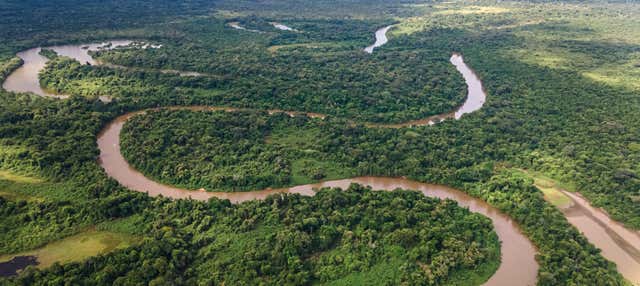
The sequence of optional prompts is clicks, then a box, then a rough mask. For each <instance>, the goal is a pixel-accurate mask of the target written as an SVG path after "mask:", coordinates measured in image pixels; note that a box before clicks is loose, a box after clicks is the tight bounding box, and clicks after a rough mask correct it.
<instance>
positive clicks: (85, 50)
mask: <svg viewBox="0 0 640 286" xmlns="http://www.w3.org/2000/svg"><path fill="white" fill-rule="evenodd" d="M131 43H132V42H131V41H111V42H107V43H94V44H88V45H63V46H53V47H47V49H50V50H54V51H55V52H56V53H58V54H59V55H61V56H66V57H70V58H73V59H76V60H77V61H79V62H80V63H82V64H86V63H89V64H92V65H94V64H96V61H95V60H94V59H93V58H92V57H91V56H90V55H89V51H97V50H100V49H111V48H115V47H119V46H126V45H129V44H131ZM109 44H110V45H109ZM40 51H41V48H33V49H29V50H26V51H23V52H20V53H18V54H17V56H18V57H20V58H21V59H22V60H23V61H24V64H23V65H22V66H21V67H20V68H18V69H17V70H15V71H14V72H13V73H11V74H10V75H9V76H8V77H7V78H6V80H5V81H4V82H3V83H2V88H4V89H5V90H7V91H13V92H31V93H34V94H37V95H40V96H45V97H55V98H67V97H68V96H67V95H62V94H56V93H53V92H50V91H47V90H45V89H43V88H42V87H40V80H39V79H38V73H39V72H40V71H41V70H42V69H44V67H45V65H46V64H47V62H48V61H49V59H47V58H46V57H44V56H41V55H40V54H39V53H40ZM101 99H102V100H103V101H108V100H109V99H108V98H107V97H102V98H101Z"/></svg>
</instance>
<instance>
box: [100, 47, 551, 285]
mask: <svg viewBox="0 0 640 286" xmlns="http://www.w3.org/2000/svg"><path fill="white" fill-rule="evenodd" d="M451 62H452V63H453V64H454V65H456V68H457V69H458V70H459V71H460V72H461V73H462V74H463V76H464V78H465V80H466V81H467V84H468V87H469V88H468V91H469V94H468V96H467V101H466V102H465V104H463V105H462V106H461V107H460V108H459V109H458V110H457V111H456V112H452V113H451V114H450V115H442V116H438V117H437V118H449V117H451V118H460V116H462V114H465V113H469V112H472V111H474V110H477V109H479V108H480V107H481V106H482V103H483V102H484V100H485V97H486V94H485V93H484V90H483V89H482V84H481V83H480V80H479V78H478V77H477V76H476V75H475V74H474V73H473V71H472V70H471V69H470V68H469V67H468V66H466V65H465V63H464V60H463V58H462V56H461V55H458V54H454V55H453V56H452V57H451ZM172 109H189V110H194V111H197V110H225V111H235V110H237V109H234V108H224V107H203V106H192V107H172ZM277 111H278V110H271V111H270V112H277ZM144 112H145V111H144V110H143V111H137V112H132V113H127V114H125V115H122V116H120V117H118V118H116V119H115V120H113V121H112V122H111V123H109V124H108V125H107V126H106V127H105V128H104V129H103V131H102V132H101V133H100V134H99V136H98V148H99V149H100V159H99V162H100V165H101V166H102V167H103V168H104V169H105V171H106V172H107V174H108V175H109V176H110V177H112V178H114V179H115V180H117V181H118V182H119V183H120V184H122V185H123V186H125V187H127V188H129V189H132V190H136V191H139V192H146V193H148V194H149V195H151V196H159V195H162V196H164V197H170V198H178V199H180V198H192V199H196V200H208V199H209V198H212V197H217V198H221V199H228V200H230V201H232V202H234V203H239V202H244V201H248V200H255V199H264V198H265V197H267V196H269V195H272V194H278V193H295V194H302V195H307V196H312V195H314V194H315V191H314V190H315V189H317V188H322V187H340V188H347V187H348V186H349V185H350V184H352V183H357V184H362V185H366V186H370V187H371V188H373V189H374V190H386V191H392V190H395V189H398V188H400V189H409V190H417V191H421V192H422V193H423V194H425V195H426V196H430V197H437V198H441V199H452V200H455V201H456V202H458V204H460V205H461V206H463V207H468V208H469V209H470V210H471V211H473V212H477V213H480V214H482V215H485V216H487V217H489V218H490V219H491V221H492V222H493V225H494V228H495V230H496V233H497V234H498V237H499V238H500V241H501V255H502V263H501V264H500V267H499V268H498V270H497V271H496V273H495V274H494V275H493V276H492V277H491V278H490V280H489V281H487V283H486V284H485V285H533V284H535V282H536V277H537V272H538V264H537V262H536V261H535V258H534V257H535V253H536V249H535V247H534V246H533V244H532V243H531V242H530V241H529V240H528V239H527V238H526V237H525V236H524V235H523V234H522V232H521V231H520V229H519V228H518V226H517V225H516V224H515V223H514V222H513V221H512V220H511V219H510V218H509V217H508V216H507V215H505V214H503V213H501V212H500V211H498V210H497V209H495V208H494V207H492V206H490V205H489V204H487V203H485V202H484V201H482V200H480V199H477V198H473V197H471V196H469V195H467V194H466V193H464V192H461V191H459V190H455V189H452V188H449V187H446V186H441V185H433V184H425V183H420V182H416V181H412V180H407V179H403V178H388V177H358V178H351V179H344V180H334V181H327V182H322V183H317V184H309V185H302V186H295V187H290V188H280V189H265V190H257V191H253V192H207V191H204V190H202V189H201V190H197V191H196V190H186V189H180V188H176V187H173V186H169V185H165V184H162V183H159V182H156V181H154V180H151V179H149V178H147V177H145V176H144V174H142V173H140V172H139V171H138V170H136V169H134V168H133V167H131V166H130V165H129V163H128V162H127V161H126V159H125V158H124V157H123V156H122V154H121V152H120V132H121V131H122V127H123V126H124V124H125V123H126V122H127V120H128V119H130V118H131V117H133V116H136V115H138V114H142V113H144ZM289 114H290V115H292V116H295V115H296V114H298V113H293V112H291V113H289ZM305 114H306V113H305ZM456 114H457V115H456ZM307 115H310V116H313V117H322V115H318V114H307ZM433 118H434V117H431V118H430V119H425V120H422V121H420V124H434V119H433ZM435 122H439V121H435ZM414 125H418V123H417V122H410V123H405V124H397V125H392V126H389V125H378V126H376V127H403V126H414ZM372 126H373V125H372Z"/></svg>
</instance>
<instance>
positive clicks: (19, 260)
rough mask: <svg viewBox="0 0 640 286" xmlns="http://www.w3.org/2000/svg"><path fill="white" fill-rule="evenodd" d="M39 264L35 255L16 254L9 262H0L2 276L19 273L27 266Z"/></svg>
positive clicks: (0, 274) (0, 275)
mask: <svg viewBox="0 0 640 286" xmlns="http://www.w3.org/2000/svg"><path fill="white" fill-rule="evenodd" d="M38 264H39V263H38V258H37V257H35V256H16V257H14V258H13V259H11V260H9V261H7V262H2V263H0V277H10V276H15V275H18V271H20V270H23V269H25V268H27V266H29V265H38Z"/></svg>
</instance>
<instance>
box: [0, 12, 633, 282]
mask: <svg viewBox="0 0 640 286" xmlns="http://www.w3.org/2000/svg"><path fill="white" fill-rule="evenodd" d="M41 2H42V1H21V2H17V1H5V2H2V3H0V5H1V7H0V11H1V12H0V13H1V17H0V19H1V20H0V26H1V27H2V28H3V29H0V31H1V32H0V79H2V78H4V77H6V75H7V74H9V73H10V71H12V70H14V69H15V68H17V67H18V66H19V65H21V61H20V60H19V59H18V58H16V57H14V54H15V53H16V52H18V51H20V50H22V49H25V48H30V47H34V46H38V45H42V44H46V45H50V44H56V43H63V42H78V41H93V40H102V39H109V38H122V37H126V38H131V39H144V40H148V41H152V42H156V43H162V44H163V47H162V48H160V49H145V50H142V49H134V48H131V49H116V50H113V51H109V52H99V53H96V54H95V56H96V57H97V58H99V59H100V60H102V61H104V62H107V63H111V64H116V65H122V66H126V68H122V67H113V66H108V65H103V66H88V65H81V64H80V63H77V62H75V61H73V60H70V59H68V58H64V57H57V58H56V57H54V59H53V60H52V61H50V63H49V64H48V66H47V68H46V70H45V72H44V73H42V74H41V82H42V84H43V86H45V87H47V88H50V89H53V90H57V91H60V92H64V93H69V94H73V96H72V97H71V98H70V99H67V100H55V99H45V98H39V97H36V96H33V95H28V94H13V93H9V92H6V91H4V90H0V101H2V102H3V104H2V105H0V170H1V171H3V172H8V173H10V174H13V175H12V176H8V175H1V176H0V218H1V219H0V254H10V253H17V252H20V251H24V250H29V249H34V248H37V247H39V246H43V245H46V244H47V243H49V242H53V241H56V240H59V239H61V238H64V237H67V236H70V235H72V234H76V233H80V232H82V231H84V230H85V229H86V228H87V227H90V226H95V225H104V224H109V225H110V227H109V229H111V230H113V231H116V232H118V231H119V232H126V233H129V234H134V235H139V236H143V237H144V239H143V240H142V241H141V242H140V243H139V244H137V245H134V246H132V247H129V248H126V249H123V250H117V251H114V252H111V253H105V254H102V255H99V256H96V257H91V258H88V259H87V260H85V261H84V262H78V263H70V264H65V265H54V266H53V267H50V268H47V269H36V268H29V269H27V270H26V271H24V272H23V273H21V274H20V275H19V276H18V277H15V278H10V279H4V280H0V284H8V285H32V284H47V283H50V282H52V281H53V282H54V283H60V284H62V283H65V282H66V283H70V284H82V283H84V284H105V285H110V284H127V283H141V284H154V285H165V284H174V285H176V284H184V285H193V284H198V283H200V282H201V283H203V284H206V283H210V284H222V283H226V284H240V283H247V284H251V283H259V282H263V283H265V284H287V283H289V284H311V283H325V282H334V283H335V284H343V285H344V284H353V283H357V282H361V283H364V284H366V282H367V281H371V280H367V279H375V281H388V282H390V283H391V284H398V283H401V282H407V284H413V283H422V282H424V283H425V284H426V285H433V284H446V283H451V284H456V281H457V282H460V283H458V284H461V283H462V284H463V283H465V282H466V283H467V284H470V285H476V284H479V283H481V280H482V279H486V278H487V277H488V276H490V274H491V272H492V271H494V270H495V267H496V263H497V262H498V259H497V256H496V255H497V251H498V248H497V241H496V237H495V234H494V233H493V231H492V227H491V224H490V223H489V222H488V220H487V219H486V218H483V217H481V216H478V215H474V214H470V213H469V212H468V211H466V210H464V209H461V208H460V207H458V206H457V205H456V204H455V203H453V202H450V201H438V200H433V199H428V198H424V197H423V196H422V195H419V194H417V193H413V192H404V191H403V192H394V193H379V192H371V191H370V190H367V189H364V188H363V187H360V186H352V187H351V188H350V190H348V191H346V192H339V191H336V190H324V191H321V192H319V193H318V194H317V195H316V196H315V197H310V198H307V197H300V196H297V195H290V196H274V197H270V198H268V199H267V200H265V201H255V202H249V203H244V204H239V205H232V204H230V203H229V202H228V201H223V200H217V199H212V200H210V201H209V202H197V201H192V200H177V201H171V200H168V199H164V198H151V197H149V196H147V195H146V194H143V193H136V192H132V191H129V190H126V189H125V188H124V187H122V186H120V185H119V184H118V183H117V182H115V181H114V180H112V179H110V178H108V177H107V175H106V174H105V173H104V171H103V170H102V169H101V168H100V166H99V165H98V164H97V161H96V158H97V156H98V149H97V147H96V136H97V134H98V133H99V131H100V130H101V129H102V127H103V126H104V125H105V124H106V123H107V122H109V121H110V120H111V119H113V118H115V117H116V116H117V115H119V114H122V113H124V112H126V111H132V110H139V109H142V108H149V107H158V106H171V105H194V104H204V105H215V106H221V105H226V106H238V107H251V108H255V109H257V110H256V111H245V112H236V113H226V112H193V111H168V110H161V111H158V112H152V113H149V114H145V115H139V116H136V117H134V118H132V119H131V121H130V122H129V123H127V124H126V125H125V130H124V132H123V137H122V144H123V153H124V155H125V156H126V158H127V159H128V160H129V161H130V162H131V163H132V164H133V165H134V166H136V167H137V168H139V169H140V170H141V171H143V172H144V173H145V174H147V175H149V176H150V177H153V178H156V179H158V180H160V181H163V182H167V183H170V184H175V185H179V186H184V187H189V188H200V187H204V188H206V189H207V190H210V191H215V190H237V191H247V190H253V189H259V188H264V187H277V186H284V185H294V184H299V183H304V182H309V181H316V180H322V179H327V178H340V177H349V176H354V175H384V176H407V177H410V178H412V179H416V180H419V181H422V182H433V183H441V184H446V185H449V186H453V187H456V188H459V189H461V190H463V191H465V192H467V193H469V194H471V195H473V196H476V197H480V198H482V199H484V200H485V201H487V202H488V203H490V204H492V205H494V206H496V207H498V208H499V209H500V210H502V211H503V212H505V213H506V214H508V215H510V216H511V217H512V218H513V219H514V221H515V222H517V223H518V224H519V225H520V227H521V228H522V230H523V232H524V233H525V234H526V235H527V236H528V237H529V238H530V239H531V240H532V241H533V243H534V244H535V245H536V246H537V248H538V252H539V255H538V256H537V257H536V259H537V261H538V263H539V264H540V270H539V275H538V284H539V285H625V282H624V281H623V279H622V277H621V276H620V274H618V273H617V272H616V269H615V266H614V265H613V264H612V263H610V262H608V261H607V260H605V259H604V258H603V257H602V256H601V254H600V252H599V250H598V249H596V248H595V247H594V246H593V245H591V244H589V243H588V241H587V240H586V238H585V237H584V236H583V235H582V234H580V233H579V232H578V231H577V230H576V229H575V228H573V227H571V225H569V223H568V222H567V220H566V219H565V218H564V217H563V215H562V213H561V212H560V211H559V210H558V209H556V208H555V207H553V206H552V205H551V204H549V203H547V202H545V201H544V199H543V197H542V194H541V192H540V191H539V190H538V189H536V188H535V187H534V186H533V185H532V180H531V179H530V178H528V177H526V176H524V175H523V174H522V173H519V172H514V171H512V170H511V169H512V168H513V167H517V168H525V169H532V170H537V171H539V172H541V173H544V174H546V175H548V176H550V177H553V178H555V179H557V180H559V181H562V182H563V183H565V184H567V185H569V186H571V187H572V190H577V191H580V192H581V193H582V194H584V195H585V196H586V197H587V198H588V199H589V200H590V201H591V202H592V203H594V204H595V205H597V206H601V207H604V208H605V209H606V210H607V211H608V212H609V213H610V214H611V215H612V217H613V218H615V219H617V220H619V221H621V222H624V223H625V224H627V225H628V226H630V227H633V228H636V229H637V228H640V204H639V198H640V193H639V192H640V155H639V154H640V153H639V151H640V147H639V146H640V141H638V140H639V139H638V138H640V133H639V132H640V126H639V125H640V121H638V120H637V114H639V112H640V110H638V109H639V108H640V98H639V97H638V92H639V91H640V86H638V85H637V80H636V79H637V76H638V66H639V65H640V58H639V57H638V52H640V49H639V48H638V47H640V42H638V39H640V21H639V20H638V19H639V18H637V17H634V16H635V15H637V13H638V12H639V10H640V6H638V5H636V4H633V3H632V4H623V3H620V4H602V3H582V5H574V4H571V3H565V2H563V3H560V4H558V3H536V4H531V3H524V2H517V1H513V2H509V1H507V2H501V3H496V2H493V1H479V2H477V3H475V4H474V5H469V4H465V3H462V2H453V3H448V4H447V3H439V2H433V3H431V2H429V3H426V4H425V3H423V4H422V5H413V4H412V3H413V1H377V2H376V3H378V2H387V4H384V6H379V7H382V8H379V9H376V10H377V11H376V12H374V14H373V15H371V17H364V16H363V15H367V13H370V12H372V9H371V6H370V5H369V4H370V3H366V2H368V1H312V2H313V4H309V6H308V7H305V5H302V4H300V3H297V2H298V1H260V3H257V2H256V1H214V2H211V3H215V4H207V3H204V2H200V1H186V2H181V3H177V2H176V3H173V1H169V2H167V1H161V0H154V1H152V2H154V3H156V4H158V5H150V6H149V7H148V8H149V9H146V10H145V9H137V8H136V9H126V8H118V4H117V3H120V2H121V1H107V2H105V3H103V2H101V3H97V2H95V1H89V2H90V3H84V2H86V1H84V2H83V3H82V5H79V4H78V3H77V2H78V1H60V3H58V4H57V5H53V4H51V3H49V2H47V3H44V2H42V3H41ZM139 2H140V1H130V2H127V3H128V4H130V5H131V6H130V7H143V6H140V5H142V4H141V3H139ZM142 2H145V1H142ZM206 2H209V1H206ZM294 2H296V3H297V4H296V3H294ZM336 2H341V3H342V2H348V3H345V4H344V6H345V7H349V8H350V9H351V10H341V11H339V12H335V11H336V10H340V9H337V8H336V6H335V3H336ZM542 2H544V1H542ZM567 2H569V1H567ZM36 5H41V6H40V9H38V10H36V11H35V12H33V13H30V12H28V10H29V9H31V8H33V7H34V6H36ZM76 5H77V6H78V7H81V9H78V10H73V9H71V8H70V7H74V6H76ZM98 7H99V8H98ZM145 7H146V6H145ZM283 7H286V8H283ZM5 8H6V9H5ZM316 8H317V9H316ZM215 9H221V10H219V11H217V12H216V13H213V14H212V13H209V12H211V11H214V10H215ZM243 9H244V10H243ZM314 9H315V10H314ZM25 11H27V12H25ZM70 11H73V12H70ZM96 11H100V15H96V13H97V12H96ZM242 11H245V12H244V13H242ZM246 11H249V12H246ZM332 11H334V12H332ZM345 11H351V12H345ZM315 12H317V13H315ZM344 14H349V15H344ZM155 15H161V17H155ZM196 15H199V16H198V17H195V16H196ZM205 15H206V16H205ZM107 18H108V19H110V20H108V21H101V20H105V19H107ZM51 19H55V20H56V21H53V22H52V21H51ZM69 19H74V20H69ZM63 20H64V21H63ZM232 21H237V22H240V23H241V24H243V25H246V26H247V27H250V28H252V29H259V30H261V31H264V33H251V32H248V31H239V30H234V29H233V28H230V27H229V26H228V23H229V22H232ZM272 21H278V22H282V23H284V24H286V25H288V26H291V27H293V28H295V29H297V30H298V31H301V32H299V33H296V32H287V31H279V30H275V29H274V28H273V27H272V26H270V25H264V24H265V23H266V24H268V23H269V22H272ZM115 23H117V25H116V24H115ZM391 23H396V26H395V27H394V28H393V29H392V30H391V31H390V32H389V36H390V39H391V41H390V42H389V43H388V44H387V45H385V46H384V47H382V48H380V49H377V50H376V52H375V53H374V54H373V55H367V54H365V53H363V52H362V51H361V49H362V48H364V46H366V45H368V44H370V43H372V42H373V32H374V31H375V29H376V28H378V27H381V26H384V25H387V24H391ZM620 31H624V33H621V32H620ZM612 39H613V40H612ZM454 51H457V52H461V53H463V54H464V58H465V62H467V63H468V64H469V65H470V66H471V67H472V68H473V69H474V70H475V71H476V72H477V73H478V75H479V76H480V77H481V78H482V81H483V83H484V85H485V89H486V90H487V92H488V95H489V96H488V98H487V102H486V104H485V105H484V106H483V108H482V109H481V110H480V111H478V112H475V113H473V114H469V115H465V116H464V117H463V118H462V119H461V120H448V121H445V122H442V123H440V124H438V125H436V126H432V127H420V128H403V129H384V128H368V127H366V125H365V124H364V122H370V121H377V122H400V121H403V120H407V119H415V118H420V117H424V116H426V115H429V114H435V113H440V112H442V111H448V110H451V109H452V107H455V106H457V105H459V104H460V102H462V100H463V98H464V95H465V93H466V89H465V86H464V82H463V80H462V77H461V76H460V75H459V74H458V73H457V72H456V71H455V69H454V68H453V67H452V66H451V64H450V63H449V62H448V59H449V56H450V55H451V53H452V52H454ZM160 69H175V70H183V71H198V72H201V73H203V76H200V77H187V76H179V75H178V74H175V73H163V72H161V71H160ZM98 95H111V96H113V97H114V98H115V100H114V101H113V102H111V103H102V102H100V101H97V100H95V97H96V96H98ZM267 108H280V109H287V110H297V111H314V112H321V113H324V114H328V115H330V116H329V117H327V118H326V119H325V120H319V119H309V118H306V117H302V116H299V117H293V118H290V117H288V116H285V115H282V114H277V115H268V114H266V112H264V111H259V110H261V109H267ZM352 122H360V123H363V124H352ZM2 174H4V173H2ZM20 176H24V177H33V178H37V179H34V180H31V181H26V180H17V179H15V177H20ZM374 206H375V207H374ZM383 219H386V220H383ZM129 224H131V225H129ZM436 230H437V231H436ZM293 242H295V243H293ZM372 245H373V246H375V247H372ZM425 246H427V247H425ZM239 250H251V251H250V252H248V254H247V255H241V254H242V253H243V251H239ZM442 259H448V261H449V262H450V264H446V263H438V262H439V261H441V260H442ZM380 265H395V266H396V267H395V268H393V267H392V268H385V267H382V266H380ZM442 265H449V267H443V268H436V267H437V266H442ZM390 270H395V271H390ZM376 275H379V276H376Z"/></svg>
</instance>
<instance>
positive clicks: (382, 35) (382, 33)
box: [364, 25, 393, 54]
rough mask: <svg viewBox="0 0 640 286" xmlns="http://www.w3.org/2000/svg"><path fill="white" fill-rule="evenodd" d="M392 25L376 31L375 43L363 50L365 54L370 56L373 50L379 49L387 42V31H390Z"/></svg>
mask: <svg viewBox="0 0 640 286" xmlns="http://www.w3.org/2000/svg"><path fill="white" fill-rule="evenodd" d="M391 27H393V25H390V26H386V27H384V28H380V29H378V30H377V31H376V42H375V43H373V45H371V46H368V47H366V48H364V51H365V52H366V53H369V54H372V53H373V50H374V49H375V48H378V47H381V46H382V45H384V44H386V43H387V42H388V41H389V40H388V39H387V31H389V29H391Z"/></svg>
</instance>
